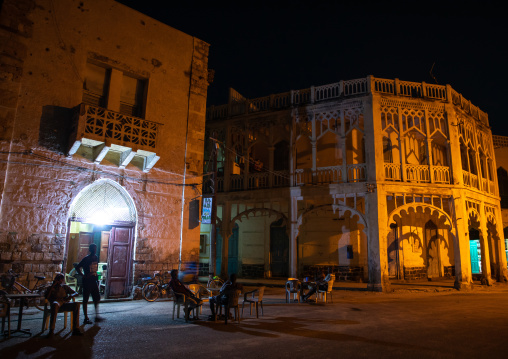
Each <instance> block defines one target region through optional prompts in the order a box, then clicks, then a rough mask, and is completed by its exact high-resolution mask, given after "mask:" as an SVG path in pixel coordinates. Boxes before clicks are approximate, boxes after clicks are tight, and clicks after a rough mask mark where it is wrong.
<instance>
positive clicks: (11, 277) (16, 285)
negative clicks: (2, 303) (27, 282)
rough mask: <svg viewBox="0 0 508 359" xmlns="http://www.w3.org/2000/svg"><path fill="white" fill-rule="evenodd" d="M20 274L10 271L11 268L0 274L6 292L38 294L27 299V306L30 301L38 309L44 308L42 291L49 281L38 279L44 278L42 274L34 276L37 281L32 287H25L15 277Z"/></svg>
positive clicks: (43, 291)
mask: <svg viewBox="0 0 508 359" xmlns="http://www.w3.org/2000/svg"><path fill="white" fill-rule="evenodd" d="M19 276H20V275H19V274H16V273H14V272H13V271H12V269H9V271H8V274H2V277H1V278H0V280H1V283H2V287H3V288H4V290H5V291H6V292H7V293H8V294H17V293H22V294H26V293H28V294H39V295H40V298H32V299H29V300H28V303H27V308H28V307H29V304H30V303H32V304H33V306H34V307H35V308H37V309H39V310H40V311H43V310H44V298H43V297H44V293H45V292H46V289H47V288H48V285H49V283H47V282H46V283H41V284H39V282H40V281H43V280H45V279H46V277H44V276H38V275H36V276H34V278H35V279H37V281H36V282H35V284H34V286H33V288H32V289H30V288H27V287H25V286H24V285H23V284H21V283H20V282H18V281H17V280H16V278H18V277H19Z"/></svg>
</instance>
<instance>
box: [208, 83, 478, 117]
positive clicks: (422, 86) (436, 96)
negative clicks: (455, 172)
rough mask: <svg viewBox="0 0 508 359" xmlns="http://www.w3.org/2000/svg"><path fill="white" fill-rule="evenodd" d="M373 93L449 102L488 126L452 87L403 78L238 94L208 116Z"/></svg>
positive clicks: (234, 114)
mask: <svg viewBox="0 0 508 359" xmlns="http://www.w3.org/2000/svg"><path fill="white" fill-rule="evenodd" d="M373 92H378V93H382V94H389V95H395V96H403V97H416V98H428V99H432V100H441V101H448V102H451V103H453V104H454V105H456V106H458V107H460V108H461V109H462V110H463V111H465V112H467V113H469V114H470V115H471V116H472V117H474V118H475V119H478V120H480V121H481V122H483V123H484V124H485V125H487V126H488V116H487V114H486V113H485V112H483V111H481V110H480V109H479V108H478V107H476V106H474V105H473V104H471V102H470V101H468V100H466V99H465V98H463V97H462V95H461V94H459V93H458V92H457V91H455V90H453V89H452V88H451V87H450V86H443V85H434V84H427V83H425V82H410V81H400V80H398V79H382V78H377V77H372V76H369V77H364V78H359V79H354V80H346V81H339V82H335V83H331V84H327V85H323V86H312V87H310V88H307V89H301V90H292V91H289V92H284V93H279V94H274V95H270V96H264V97H259V98H256V99H250V100H249V99H244V98H240V97H235V98H234V99H232V100H231V101H230V103H229V104H226V105H221V106H211V107H209V108H208V109H207V114H206V116H207V119H209V120H213V119H220V118H226V117H228V116H236V115H242V114H246V113H253V112H261V111H271V110H280V109H286V108H290V107H291V106H293V105H304V104H308V103H318V102H322V101H328V100H331V99H335V98H339V97H348V96H358V95H364V94H367V93H373Z"/></svg>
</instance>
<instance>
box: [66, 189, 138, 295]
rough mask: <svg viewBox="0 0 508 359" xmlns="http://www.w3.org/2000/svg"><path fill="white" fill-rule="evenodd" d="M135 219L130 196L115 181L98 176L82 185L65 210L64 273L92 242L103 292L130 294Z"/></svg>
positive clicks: (86, 251)
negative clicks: (67, 212)
mask: <svg viewBox="0 0 508 359" xmlns="http://www.w3.org/2000/svg"><path fill="white" fill-rule="evenodd" d="M136 219H137V214H136V209H135V206H134V202H133V201H132V198H131V197H130V196H129V194H128V193H127V191H125V189H124V188H123V187H122V186H120V185H119V184H118V183H116V182H114V181H111V180H107V179H101V180H98V181H96V182H94V183H92V184H91V185H89V186H87V187H85V188H84V189H83V190H82V191H81V192H80V193H79V194H78V195H77V196H76V198H75V199H74V201H73V203H72V205H71V209H70V213H69V222H68V236H67V245H66V257H65V261H64V268H65V270H66V273H69V272H70V271H71V270H72V268H73V263H77V262H79V261H81V259H83V257H84V256H86V255H87V254H88V247H89V245H90V244H92V243H95V244H96V245H97V256H98V257H99V270H98V274H99V279H100V283H101V290H102V291H103V293H104V294H105V296H106V297H107V298H109V297H125V296H128V295H130V290H131V281H132V260H133V253H134V233H135V227H136Z"/></svg>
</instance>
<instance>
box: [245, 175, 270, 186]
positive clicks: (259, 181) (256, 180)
mask: <svg viewBox="0 0 508 359" xmlns="http://www.w3.org/2000/svg"><path fill="white" fill-rule="evenodd" d="M248 181H249V189H258V188H268V187H269V186H268V172H260V173H249V177H248Z"/></svg>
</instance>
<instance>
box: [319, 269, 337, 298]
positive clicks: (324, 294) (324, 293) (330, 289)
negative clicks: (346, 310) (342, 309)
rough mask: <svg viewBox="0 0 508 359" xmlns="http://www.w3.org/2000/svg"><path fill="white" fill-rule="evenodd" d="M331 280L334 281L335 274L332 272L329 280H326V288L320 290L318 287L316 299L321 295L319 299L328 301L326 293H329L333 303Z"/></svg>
mask: <svg viewBox="0 0 508 359" xmlns="http://www.w3.org/2000/svg"><path fill="white" fill-rule="evenodd" d="M333 282H335V275H334V274H332V275H331V278H330V280H329V281H328V288H326V290H320V289H319V287H318V289H317V291H316V296H317V299H318V300H319V297H320V296H321V300H322V301H323V302H325V303H328V294H329V295H330V298H331V302H332V303H333V295H332V290H333Z"/></svg>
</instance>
